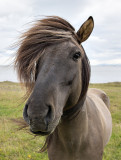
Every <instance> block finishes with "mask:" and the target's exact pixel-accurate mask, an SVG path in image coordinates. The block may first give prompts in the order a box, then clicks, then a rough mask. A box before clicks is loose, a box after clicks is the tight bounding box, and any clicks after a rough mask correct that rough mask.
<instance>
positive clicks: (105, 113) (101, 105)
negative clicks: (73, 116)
mask: <svg viewBox="0 0 121 160" xmlns="http://www.w3.org/2000/svg"><path fill="white" fill-rule="evenodd" d="M87 97H88V98H89V99H90V103H88V108H89V109H88V111H89V112H94V113H93V115H94V114H96V115H97V116H95V122H94V123H97V126H98V125H100V129H101V131H100V134H101V133H102V136H103V146H105V145H106V144H107V142H108V141H109V139H110V136H111V132H112V118H111V114H110V111H109V104H110V101H109V98H108V96H107V95H106V93H105V92H103V91H102V90H99V89H95V88H91V89H89V90H88V93H87ZM88 98H87V99H88ZM89 114H90V113H89ZM99 122H100V123H99ZM98 123H99V124H98ZM95 125H96V124H95Z"/></svg>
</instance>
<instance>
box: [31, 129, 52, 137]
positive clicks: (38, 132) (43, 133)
mask: <svg viewBox="0 0 121 160" xmlns="http://www.w3.org/2000/svg"><path fill="white" fill-rule="evenodd" d="M30 131H31V132H32V133H33V134H35V135H40V136H46V135H49V134H50V133H51V132H42V131H36V132H35V131H32V130H30Z"/></svg>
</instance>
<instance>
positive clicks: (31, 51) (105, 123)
mask: <svg viewBox="0 0 121 160" xmlns="http://www.w3.org/2000/svg"><path fill="white" fill-rule="evenodd" d="M93 27H94V21H93V18H92V17H89V18H88V20H87V21H85V22H84V24H83V25H82V26H81V27H80V29H79V30H78V32H77V33H76V32H75V30H74V28H73V27H72V26H71V25H70V24H69V23H68V22H67V21H65V20H64V19H62V18H60V17H49V18H47V19H43V20H40V21H38V22H37V24H35V26H33V27H32V28H31V29H30V30H29V31H28V32H26V33H25V34H24V35H23V37H22V38H23V39H22V41H21V45H20V48H19V49H18V52H17V56H16V63H15V64H16V67H17V71H18V74H19V77H20V80H21V81H22V82H24V83H25V85H26V87H27V93H29V98H28V100H27V102H26V105H25V107H24V111H23V117H24V119H25V121H26V122H27V124H28V125H29V126H30V131H31V132H32V133H34V134H37V135H48V138H47V151H48V156H49V159H50V160H89V159H90V160H101V159H102V155H103V149H104V146H105V145H106V144H107V142H108V140H109V138H110V135H111V130H112V126H111V123H112V120H111V115H110V112H109V109H108V108H109V99H108V97H107V96H106V94H105V93H104V92H103V91H100V90H97V89H89V90H88V85H89V80H90V65H89V61H88V58H87V56H86V53H85V51H84V49H83V47H82V45H81V43H82V42H83V41H85V40H86V39H87V38H88V37H89V36H90V34H91V32H92V30H93ZM87 91H88V92H87Z"/></svg>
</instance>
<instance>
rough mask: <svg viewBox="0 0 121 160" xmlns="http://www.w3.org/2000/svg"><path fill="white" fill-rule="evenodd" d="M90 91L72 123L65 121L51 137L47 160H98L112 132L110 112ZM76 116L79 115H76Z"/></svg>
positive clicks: (93, 90) (101, 93) (98, 97)
mask: <svg viewBox="0 0 121 160" xmlns="http://www.w3.org/2000/svg"><path fill="white" fill-rule="evenodd" d="M95 91H96V92H98V93H100V96H101V95H103V97H105V99H107V101H108V97H107V96H106V95H105V94H104V92H102V91H99V90H96V89H89V92H88V94H87V97H86V100H85V102H84V104H83V106H81V107H80V108H81V110H79V111H77V113H76V114H77V116H76V117H74V118H72V119H71V120H68V119H64V120H62V122H61V124H60V125H59V126H58V127H57V129H56V130H55V131H54V133H53V138H52V141H51V144H50V146H49V148H48V154H49V158H50V160H56V159H57V160H61V159H63V160H89V159H90V160H101V159H102V156H103V150H104V147H105V145H106V144H107V142H108V141H109V138H110V136H111V131H112V123H111V122H112V119H111V114H110V112H109V109H108V108H107V106H106V104H105V103H107V101H105V102H104V101H103V100H102V99H101V98H100V96H97V94H95ZM78 112H79V113H78Z"/></svg>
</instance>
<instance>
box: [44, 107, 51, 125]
mask: <svg viewBox="0 0 121 160" xmlns="http://www.w3.org/2000/svg"><path fill="white" fill-rule="evenodd" d="M51 119H52V106H51V105H48V112H47V115H46V117H45V119H44V121H45V124H46V125H47V126H48V124H49V123H50V121H51Z"/></svg>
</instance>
